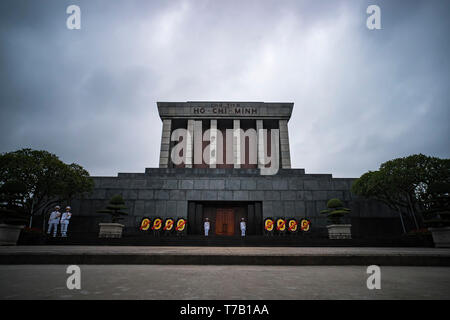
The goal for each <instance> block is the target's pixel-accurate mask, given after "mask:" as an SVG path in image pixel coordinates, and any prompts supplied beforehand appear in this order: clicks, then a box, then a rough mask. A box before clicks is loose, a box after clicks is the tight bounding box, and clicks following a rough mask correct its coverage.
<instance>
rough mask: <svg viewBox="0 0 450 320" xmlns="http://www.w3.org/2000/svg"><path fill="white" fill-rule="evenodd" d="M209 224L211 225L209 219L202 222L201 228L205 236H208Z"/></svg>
mask: <svg viewBox="0 0 450 320" xmlns="http://www.w3.org/2000/svg"><path fill="white" fill-rule="evenodd" d="M210 226H211V225H210V224H209V221H205V223H204V224H203V228H204V229H205V236H208V233H209V228H210Z"/></svg>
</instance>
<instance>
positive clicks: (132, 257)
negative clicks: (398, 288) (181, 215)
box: [0, 246, 450, 266]
mask: <svg viewBox="0 0 450 320" xmlns="http://www.w3.org/2000/svg"><path fill="white" fill-rule="evenodd" d="M0 264H2V265H7V264H166V265H171V264H174V265H365V266H367V265H371V264H376V265H390V266H450V249H441V248H440V249H438V248H366V247H365V248H355V247H155V246H149V247H143V246H134V247H130V246H9V247H0Z"/></svg>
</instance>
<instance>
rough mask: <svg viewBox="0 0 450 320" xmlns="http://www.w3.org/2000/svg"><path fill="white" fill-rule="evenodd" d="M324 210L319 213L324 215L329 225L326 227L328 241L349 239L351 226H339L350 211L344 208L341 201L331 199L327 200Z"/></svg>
mask: <svg viewBox="0 0 450 320" xmlns="http://www.w3.org/2000/svg"><path fill="white" fill-rule="evenodd" d="M327 208H328V209H326V210H322V211H320V213H321V214H326V215H327V218H328V221H329V222H330V223H331V224H329V225H327V229H328V238H329V239H351V238H352V232H351V228H352V225H351V224H341V218H342V217H343V216H345V215H347V214H349V213H350V209H348V208H344V204H343V203H342V201H341V200H339V199H337V198H333V199H330V200H328V202H327Z"/></svg>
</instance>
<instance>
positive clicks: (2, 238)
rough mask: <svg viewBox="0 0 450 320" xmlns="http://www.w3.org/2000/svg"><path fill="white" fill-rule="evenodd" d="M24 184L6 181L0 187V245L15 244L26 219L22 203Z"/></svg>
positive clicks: (26, 215)
mask: <svg viewBox="0 0 450 320" xmlns="http://www.w3.org/2000/svg"><path fill="white" fill-rule="evenodd" d="M24 193H25V186H24V185H23V184H21V183H20V182H15V181H8V182H6V183H4V184H3V185H2V186H1V187H0V245H16V244H17V240H18V239H19V235H20V231H21V230H22V229H23V228H24V227H25V225H26V223H27V221H28V214H27V213H26V210H25V208H24V204H23V194H24Z"/></svg>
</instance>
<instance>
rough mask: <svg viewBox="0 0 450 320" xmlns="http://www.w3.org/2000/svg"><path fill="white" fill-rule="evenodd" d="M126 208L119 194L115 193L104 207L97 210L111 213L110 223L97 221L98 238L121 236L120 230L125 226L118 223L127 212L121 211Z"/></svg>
mask: <svg viewBox="0 0 450 320" xmlns="http://www.w3.org/2000/svg"><path fill="white" fill-rule="evenodd" d="M124 209H126V207H125V201H124V200H123V198H122V196H121V195H115V196H113V197H112V198H111V200H110V201H109V204H108V205H107V206H106V209H103V210H98V211H97V212H98V213H108V214H109V215H111V222H110V223H99V226H100V232H99V234H98V237H99V238H121V237H122V230H123V227H125V226H124V225H123V224H120V223H118V222H119V221H120V220H122V219H123V216H125V215H127V214H128V213H126V212H124V211H122V210H124Z"/></svg>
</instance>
